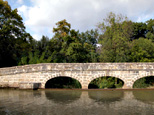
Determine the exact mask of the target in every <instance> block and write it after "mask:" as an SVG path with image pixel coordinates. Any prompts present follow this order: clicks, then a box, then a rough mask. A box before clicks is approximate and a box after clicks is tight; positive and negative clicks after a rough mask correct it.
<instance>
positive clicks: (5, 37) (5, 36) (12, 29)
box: [0, 0, 32, 67]
mask: <svg viewBox="0 0 154 115" xmlns="http://www.w3.org/2000/svg"><path fill="white" fill-rule="evenodd" d="M31 40H32V37H31V36H30V35H29V34H28V33H26V32H25V27H24V24H23V22H22V18H21V16H20V15H18V13H17V9H14V10H12V9H11V7H10V5H9V4H8V2H7V1H3V0H0V67H5V66H13V65H17V63H18V62H19V60H20V59H21V58H22V56H25V55H27V52H29V51H30V50H31V48H30V42H31ZM22 61H24V60H23V58H22ZM24 63H25V62H24Z"/></svg>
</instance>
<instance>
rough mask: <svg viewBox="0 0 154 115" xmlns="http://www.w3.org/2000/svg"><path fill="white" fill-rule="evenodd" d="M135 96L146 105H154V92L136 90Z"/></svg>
mask: <svg viewBox="0 0 154 115" xmlns="http://www.w3.org/2000/svg"><path fill="white" fill-rule="evenodd" d="M133 95H134V97H135V99H137V100H139V101H142V102H144V103H154V90H135V91H133Z"/></svg>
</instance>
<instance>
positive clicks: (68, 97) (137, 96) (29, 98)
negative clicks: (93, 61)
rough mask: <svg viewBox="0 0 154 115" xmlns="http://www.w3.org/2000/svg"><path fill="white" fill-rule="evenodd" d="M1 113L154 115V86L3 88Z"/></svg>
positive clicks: (0, 104) (7, 114)
mask: <svg viewBox="0 0 154 115" xmlns="http://www.w3.org/2000/svg"><path fill="white" fill-rule="evenodd" d="M0 115H154V90H133V91H127V90H88V91H83V90H38V91H32V90H10V89H9V90H8V89H7V90H6V89H0Z"/></svg>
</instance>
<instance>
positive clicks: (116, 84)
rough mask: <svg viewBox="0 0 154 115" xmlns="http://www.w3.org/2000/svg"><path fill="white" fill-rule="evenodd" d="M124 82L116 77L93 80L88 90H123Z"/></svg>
mask: <svg viewBox="0 0 154 115" xmlns="http://www.w3.org/2000/svg"><path fill="white" fill-rule="evenodd" d="M123 85H124V82H123V81H122V80H121V79H119V78H116V77H110V76H105V77H99V78H96V79H94V80H92V81H91V82H90V84H89V86H88V89H106V88H122V86H123Z"/></svg>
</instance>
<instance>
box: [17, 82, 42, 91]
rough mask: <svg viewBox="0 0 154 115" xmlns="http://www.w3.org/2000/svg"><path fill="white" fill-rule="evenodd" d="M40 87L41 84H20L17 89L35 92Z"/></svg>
mask: <svg viewBox="0 0 154 115" xmlns="http://www.w3.org/2000/svg"><path fill="white" fill-rule="evenodd" d="M40 87H41V83H33V82H21V83H19V89H32V90H36V89H39V88H40Z"/></svg>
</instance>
